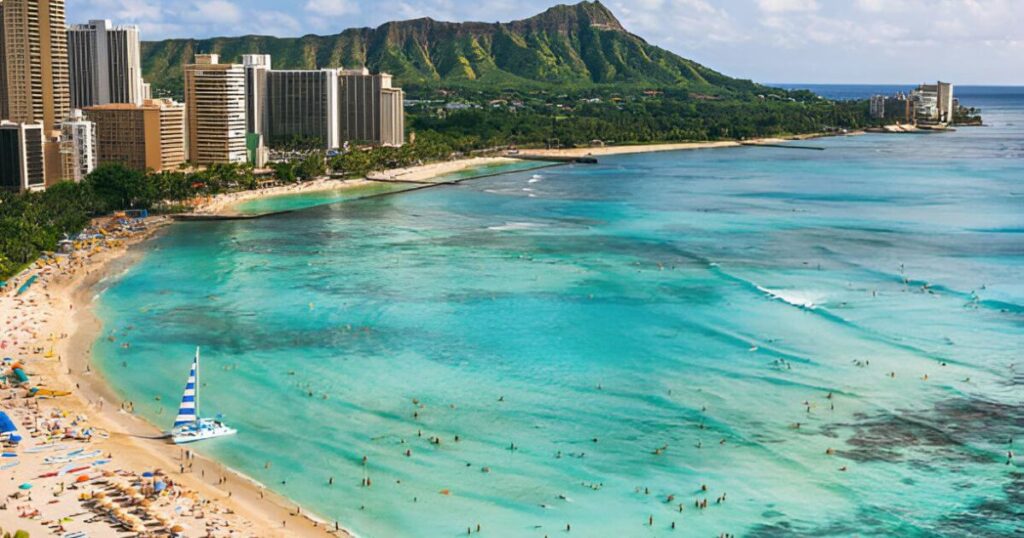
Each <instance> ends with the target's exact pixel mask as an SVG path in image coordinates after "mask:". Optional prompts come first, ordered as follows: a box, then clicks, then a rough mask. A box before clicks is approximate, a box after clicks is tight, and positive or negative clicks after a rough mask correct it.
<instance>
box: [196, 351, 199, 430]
mask: <svg viewBox="0 0 1024 538" xmlns="http://www.w3.org/2000/svg"><path fill="white" fill-rule="evenodd" d="M196 422H199V346H196Z"/></svg>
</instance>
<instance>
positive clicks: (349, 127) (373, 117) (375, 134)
mask: <svg viewBox="0 0 1024 538" xmlns="http://www.w3.org/2000/svg"><path fill="white" fill-rule="evenodd" d="M404 100H405V94H404V93H403V92H402V90H401V89H400V88H393V87H391V75H389V74H387V73H380V74H377V75H371V74H370V72H369V71H368V70H367V69H366V68H363V69H350V70H345V71H342V75H341V136H342V138H343V139H344V140H347V141H351V142H364V143H370V144H377V145H381V146H401V145H402V144H403V143H405V114H404V109H403V106H404V105H403V102H404Z"/></svg>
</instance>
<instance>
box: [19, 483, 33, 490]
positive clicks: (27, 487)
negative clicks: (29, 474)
mask: <svg viewBox="0 0 1024 538" xmlns="http://www.w3.org/2000/svg"><path fill="white" fill-rule="evenodd" d="M18 489H32V484H29V483H28V482H25V483H24V484H22V485H20V486H18Z"/></svg>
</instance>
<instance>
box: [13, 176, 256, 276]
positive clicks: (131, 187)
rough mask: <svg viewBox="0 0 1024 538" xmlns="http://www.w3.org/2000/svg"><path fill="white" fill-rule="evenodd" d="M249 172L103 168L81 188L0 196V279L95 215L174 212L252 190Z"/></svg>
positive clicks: (71, 185)
mask: <svg viewBox="0 0 1024 538" xmlns="http://www.w3.org/2000/svg"><path fill="white" fill-rule="evenodd" d="M255 186H256V181H255V179H254V177H253V173H252V168H251V167H245V166H238V165H223V166H214V167H212V168H210V169H209V170H205V171H202V172H196V173H185V172H163V173H160V174H149V175H147V174H145V173H143V172H139V171H137V170H132V169H129V168H125V167H124V166H121V165H118V164H113V165H104V166H101V167H99V168H97V169H96V170H95V171H93V173H92V174H89V177H87V178H86V179H85V181H83V182H81V183H72V182H63V183H58V184H57V185H54V186H52V187H50V188H48V189H47V190H46V191H44V192H26V193H20V194H15V193H11V192H7V191H0V278H7V277H9V276H11V275H13V274H15V273H17V272H18V271H20V270H21V269H22V268H24V267H25V266H27V265H28V264H29V263H32V262H33V261H34V260H35V259H36V258H38V257H39V255H40V254H41V253H42V252H46V251H53V250H54V249H55V248H56V246H57V242H58V241H60V240H61V239H63V238H64V237H65V236H70V235H74V234H76V233H78V232H79V231H81V230H82V229H83V228H85V227H86V225H87V224H88V223H89V221H90V218H91V217H93V216H95V215H103V214H109V213H111V212H114V211H118V210H122V209H151V208H158V207H166V208H167V209H171V208H173V205H171V204H173V203H174V202H181V201H184V200H188V199H190V198H192V197H194V196H198V195H212V194H217V193H220V192H224V191H227V190H233V189H240V188H253V187H255Z"/></svg>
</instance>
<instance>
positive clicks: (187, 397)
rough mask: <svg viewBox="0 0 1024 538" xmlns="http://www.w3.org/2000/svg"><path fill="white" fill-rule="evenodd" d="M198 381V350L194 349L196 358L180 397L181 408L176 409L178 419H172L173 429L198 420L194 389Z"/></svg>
mask: <svg viewBox="0 0 1024 538" xmlns="http://www.w3.org/2000/svg"><path fill="white" fill-rule="evenodd" d="M198 379H199V348H196V358H195V360H194V361H192V371H191V372H189V374H188V382H187V383H185V393H184V394H182V396H181V406H179V407H178V417H177V418H175V419H174V427H175V428H177V427H178V426H184V425H186V424H192V423H194V422H196V421H197V420H199V417H198V415H197V414H196V405H197V403H198V397H197V395H196V387H197V383H198Z"/></svg>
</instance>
